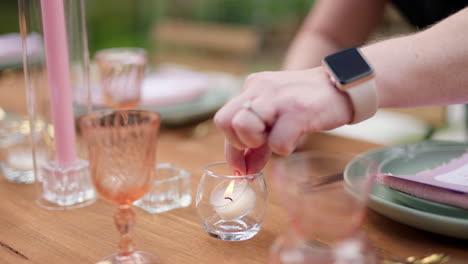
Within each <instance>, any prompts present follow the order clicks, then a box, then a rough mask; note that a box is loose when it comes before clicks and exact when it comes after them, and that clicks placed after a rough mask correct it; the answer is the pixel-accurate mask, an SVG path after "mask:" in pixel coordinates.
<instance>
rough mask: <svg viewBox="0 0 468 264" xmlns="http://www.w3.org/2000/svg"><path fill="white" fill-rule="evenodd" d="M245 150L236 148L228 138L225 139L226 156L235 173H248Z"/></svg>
mask: <svg viewBox="0 0 468 264" xmlns="http://www.w3.org/2000/svg"><path fill="white" fill-rule="evenodd" d="M244 152H245V151H244V150H239V149H237V148H235V147H234V146H233V145H232V144H231V143H230V142H229V141H228V140H225V141H224V156H225V157H226V162H227V163H228V164H229V166H230V167H231V168H232V169H233V171H234V174H237V175H245V174H246V173H247V166H246V164H245V157H244Z"/></svg>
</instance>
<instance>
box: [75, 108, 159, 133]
mask: <svg viewBox="0 0 468 264" xmlns="http://www.w3.org/2000/svg"><path fill="white" fill-rule="evenodd" d="M115 112H126V113H144V114H145V115H147V116H148V117H149V118H150V121H157V122H161V115H160V114H159V113H157V112H153V111H149V110H139V109H105V110H97V111H92V112H89V113H87V114H84V115H83V116H81V117H80V121H79V125H80V128H81V129H85V128H90V127H93V124H92V120H93V119H95V118H102V117H104V116H107V115H110V114H112V113H115Z"/></svg>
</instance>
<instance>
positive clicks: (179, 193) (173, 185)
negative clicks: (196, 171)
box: [134, 163, 192, 214]
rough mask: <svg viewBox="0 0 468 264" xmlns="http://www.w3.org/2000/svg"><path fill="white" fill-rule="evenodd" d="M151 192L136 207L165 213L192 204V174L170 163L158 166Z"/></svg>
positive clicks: (138, 201)
mask: <svg viewBox="0 0 468 264" xmlns="http://www.w3.org/2000/svg"><path fill="white" fill-rule="evenodd" d="M155 170H156V173H155V175H156V177H155V178H156V180H155V181H154V182H153V185H152V187H151V189H150V191H149V192H148V193H147V194H146V195H145V196H143V197H142V198H141V199H140V200H137V201H136V202H135V203H134V205H135V206H138V207H140V208H142V209H143V210H145V211H147V212H149V213H151V214H157V213H163V212H166V211H169V210H172V209H176V208H182V207H187V206H189V205H190V204H191V203H192V195H191V186H190V173H188V172H187V171H185V170H183V169H180V168H177V167H175V166H173V165H172V164H169V163H161V164H157V165H156V167H155Z"/></svg>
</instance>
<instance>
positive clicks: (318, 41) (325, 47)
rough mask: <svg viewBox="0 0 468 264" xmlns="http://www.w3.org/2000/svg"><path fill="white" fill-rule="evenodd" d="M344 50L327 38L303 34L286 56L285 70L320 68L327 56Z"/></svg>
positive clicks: (307, 33) (315, 34)
mask: <svg viewBox="0 0 468 264" xmlns="http://www.w3.org/2000/svg"><path fill="white" fill-rule="evenodd" d="M342 48H343V47H341V46H340V45H339V44H337V43H335V42H334V41H333V40H332V39H330V38H328V37H327V36H324V35H321V34H319V33H309V32H301V33H300V34H299V35H298V36H297V38H296V39H295V40H294V42H293V43H292V45H291V47H290V48H289V50H288V52H287V54H286V57H285V60H284V65H283V69H284V70H302V69H309V68H314V67H317V66H320V64H321V63H322V59H323V58H324V57H325V56H327V55H328V54H331V53H334V52H336V51H338V50H340V49H342Z"/></svg>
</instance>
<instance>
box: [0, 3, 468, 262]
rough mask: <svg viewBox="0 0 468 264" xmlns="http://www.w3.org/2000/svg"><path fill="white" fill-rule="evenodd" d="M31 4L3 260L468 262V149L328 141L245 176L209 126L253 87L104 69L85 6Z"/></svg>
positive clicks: (10, 124)
mask: <svg viewBox="0 0 468 264" xmlns="http://www.w3.org/2000/svg"><path fill="white" fill-rule="evenodd" d="M33 2H34V4H32V5H31V4H30V1H27V0H20V1H19V8H20V15H21V17H22V20H21V34H22V36H24V37H23V38H22V41H23V49H24V52H23V56H24V58H23V62H24V64H23V65H22V70H21V71H19V72H18V73H12V74H17V75H18V78H17V79H16V83H17V84H18V86H22V87H24V89H25V90H26V93H27V95H26V99H25V100H27V110H28V111H27V116H25V115H21V116H20V115H19V116H17V117H15V118H12V119H10V117H9V118H3V117H2V115H0V129H1V130H0V135H1V137H0V169H1V175H2V177H0V199H1V200H2V203H0V211H1V212H2V214H0V262H1V263H15V264H16V263H19V264H22V263H25V264H26V263H97V264H152V263H227V264H230V263H270V264H280V263H282V264H299V263H311V264H442V263H447V264H450V263H452V264H460V263H466V261H468V252H467V251H466V239H468V204H467V203H466V201H467V199H468V198H466V197H468V196H466V195H467V194H466V193H467V192H468V189H467V187H466V186H468V184H467V178H466V176H465V174H464V172H465V169H464V164H465V163H466V162H465V161H466V160H467V159H468V156H467V155H468V154H467V150H468V145H466V144H464V143H453V142H439V141H422V142H418V143H411V144H404V145H395V146H382V145H377V144H374V143H370V142H364V141H358V140H354V139H349V138H344V137H339V136H335V135H329V134H322V133H317V134H314V135H312V136H310V137H309V138H307V139H305V141H304V144H303V145H302V146H301V149H300V150H298V151H297V152H296V153H293V154H291V155H289V156H286V157H280V156H274V157H273V158H272V159H271V161H270V162H269V163H268V164H267V166H266V167H265V169H264V170H262V171H260V172H258V173H252V174H245V175H244V174H241V173H239V172H238V171H237V170H233V168H231V167H230V166H229V164H228V163H226V162H225V158H224V151H223V141H224V136H223V135H222V134H221V132H220V131H219V130H217V129H216V127H215V126H214V124H213V122H212V120H211V117H212V115H213V113H214V112H215V111H216V110H217V109H219V107H221V106H222V105H223V104H224V103H225V102H226V101H228V100H229V99H231V98H232V97H233V96H235V95H236V94H237V93H238V92H239V89H240V87H241V84H242V81H241V80H240V78H239V77H233V76H230V75H227V74H223V73H215V72H198V71H195V70H192V69H190V68H184V67H180V66H175V65H162V66H159V67H157V68H153V67H151V66H148V65H147V64H148V54H147V52H146V50H144V49H142V48H136V47H115V48H110V49H104V50H100V51H98V52H97V53H96V54H94V56H93V57H92V58H90V57H89V52H88V47H87V35H86V24H85V14H84V0H79V1H61V0H54V1H33ZM39 14H40V15H39ZM38 25H39V26H38ZM38 42H39V44H38ZM38 54H39V55H38ZM38 58H40V59H38ZM23 77H24V79H23ZM0 78H4V76H0ZM0 89H11V90H8V91H12V93H15V90H13V88H11V86H5V87H3V86H2V87H0ZM16 92H17V91H16ZM16 98H20V96H16ZM21 99H23V98H21ZM3 100H5V99H2V98H0V103H1V104H3ZM19 100H20V99H18V101H19ZM1 104H0V106H1ZM0 109H2V108H0ZM0 114H1V113H0ZM201 121H204V122H202V123H200V122H201ZM201 125H203V129H204V131H203V133H195V132H194V131H195V130H196V129H199V128H200V127H201ZM19 152H21V153H19ZM18 153H19V154H18ZM112 215H113V219H112Z"/></svg>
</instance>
